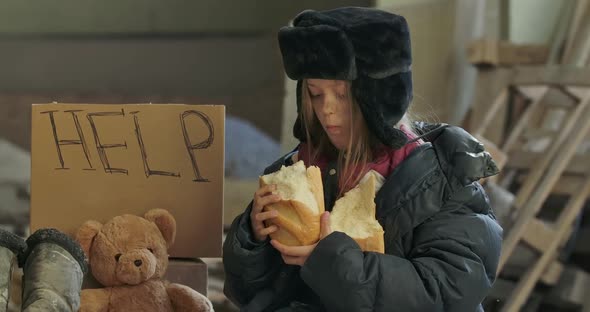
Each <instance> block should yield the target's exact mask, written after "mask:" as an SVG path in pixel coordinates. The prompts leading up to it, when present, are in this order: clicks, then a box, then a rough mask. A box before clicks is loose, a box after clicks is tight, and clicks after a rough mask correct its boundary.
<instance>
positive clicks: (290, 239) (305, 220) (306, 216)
mask: <svg viewBox="0 0 590 312" xmlns="http://www.w3.org/2000/svg"><path fill="white" fill-rule="evenodd" d="M306 172H307V183H308V184H309V187H310V190H311V192H312V194H313V195H314V197H315V199H316V201H317V203H318V213H316V212H315V211H314V210H315V209H314V210H312V208H309V207H307V205H305V204H303V203H302V202H300V201H297V200H281V201H279V202H277V203H274V204H270V205H267V206H265V207H264V209H263V210H264V211H270V210H276V211H278V212H279V216H278V217H276V218H273V219H270V220H267V222H265V225H266V226H270V225H271V224H275V225H277V226H278V227H279V230H278V231H276V232H274V233H271V234H270V237H271V238H272V239H275V240H277V241H279V242H280V243H282V244H284V245H287V246H305V245H312V244H315V243H317V241H318V240H319V239H320V216H321V214H322V213H323V212H324V211H325V208H324V190H323V185H322V174H321V171H320V169H319V168H318V167H315V166H311V167H308V168H307V169H306ZM259 183H260V186H261V187H262V186H265V185H266V183H264V181H263V179H262V177H261V178H260V179H259Z"/></svg>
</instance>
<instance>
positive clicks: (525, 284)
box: [502, 174, 590, 312]
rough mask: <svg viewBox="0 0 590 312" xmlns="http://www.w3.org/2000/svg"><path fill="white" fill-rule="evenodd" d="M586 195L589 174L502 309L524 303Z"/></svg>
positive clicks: (515, 308)
mask: <svg viewBox="0 0 590 312" xmlns="http://www.w3.org/2000/svg"><path fill="white" fill-rule="evenodd" d="M588 196H590V174H589V175H588V177H587V178H586V181H585V183H584V185H583V186H582V188H581V189H580V192H579V193H578V194H577V195H575V196H574V197H572V198H571V199H570V200H569V201H568V204H567V206H566V207H565V209H564V211H563V212H562V214H561V215H560V216H559V218H558V220H557V223H556V229H557V231H556V233H555V234H556V235H555V236H554V237H553V239H552V240H551V241H550V243H549V247H548V248H547V249H546V250H545V252H544V253H543V254H542V256H541V258H540V259H539V261H538V262H537V263H535V265H534V266H533V267H532V268H531V269H530V270H529V271H527V273H526V274H525V275H524V277H523V278H522V279H521V280H520V281H519V283H518V285H517V286H516V289H515V291H514V292H513V293H512V295H511V296H510V298H509V299H508V301H507V302H506V304H505V306H504V307H503V308H502V311H507V312H517V311H519V309H520V308H521V307H522V306H523V305H524V304H525V303H526V299H527V298H528V297H529V295H530V293H531V292H532V290H533V288H534V286H535V284H536V283H537V281H538V280H539V277H540V276H541V274H542V273H543V271H544V269H545V268H546V267H547V265H549V264H550V262H551V261H552V260H553V259H554V258H555V255H556V253H557V250H558V248H559V244H560V243H561V241H562V239H563V236H564V235H565V234H566V233H568V231H570V230H571V225H572V223H573V222H574V219H575V218H576V217H577V216H578V214H579V213H580V210H581V209H582V207H583V205H584V203H585V202H586V200H587V199H588Z"/></svg>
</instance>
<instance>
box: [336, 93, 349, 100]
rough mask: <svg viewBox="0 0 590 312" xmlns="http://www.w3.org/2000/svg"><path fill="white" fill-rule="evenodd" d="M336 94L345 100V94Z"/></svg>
mask: <svg viewBox="0 0 590 312" xmlns="http://www.w3.org/2000/svg"><path fill="white" fill-rule="evenodd" d="M337 96H338V98H339V99H341V100H345V99H346V98H347V96H346V94H338V95H337Z"/></svg>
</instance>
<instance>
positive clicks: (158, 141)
mask: <svg viewBox="0 0 590 312" xmlns="http://www.w3.org/2000/svg"><path fill="white" fill-rule="evenodd" d="M32 111H33V113H32V127H33V129H32V142H31V158H32V160H31V162H32V165H31V231H35V230H37V229H39V228H43V227H54V228H57V229H59V230H61V231H64V232H66V233H68V234H70V235H73V234H74V233H75V231H76V229H77V228H78V227H79V226H80V225H81V224H82V223H83V222H85V221H86V220H97V221H100V222H105V221H107V220H109V219H111V218H112V217H114V216H117V215H121V214H126V213H130V214H135V215H140V216H143V215H144V213H145V212H146V211H148V210H150V209H152V208H163V209H167V210H168V211H170V212H171V213H172V214H173V215H174V217H175V218H176V222H177V234H176V242H175V243H174V245H173V246H172V248H171V249H170V256H171V257H183V258H185V257H187V258H188V257H191V258H196V257H220V256H221V244H222V242H221V239H222V222H223V221H222V220H223V182H224V181H223V179H224V132H225V131H224V130H225V125H224V119H225V107H224V106H210V105H175V104H165V105H156V104H129V105H95V104H37V105H33V110H32Z"/></svg>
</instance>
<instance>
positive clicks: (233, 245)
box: [223, 203, 281, 306]
mask: <svg viewBox="0 0 590 312" xmlns="http://www.w3.org/2000/svg"><path fill="white" fill-rule="evenodd" d="M251 209H252V203H250V205H249V206H248V209H246V211H245V212H244V213H243V214H241V215H239V216H238V217H236V219H235V220H234V221H233V223H232V225H231V228H230V230H229V232H228V234H227V237H226V239H225V242H224V244H223V266H224V270H225V283H224V293H225V295H226V296H227V297H228V298H229V299H230V300H231V301H232V302H233V303H235V304H236V305H238V306H243V305H245V304H247V303H248V302H250V301H251V300H252V299H253V297H254V296H255V295H256V294H258V293H261V290H262V289H264V288H268V287H270V284H271V281H272V280H274V276H275V275H276V274H277V272H278V270H279V268H280V263H281V259H280V255H279V253H278V252H277V251H276V249H274V248H272V245H270V243H269V241H268V240H267V241H265V242H263V243H259V242H256V241H255V239H254V237H253V234H252V229H251V225H250V211H251Z"/></svg>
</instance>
